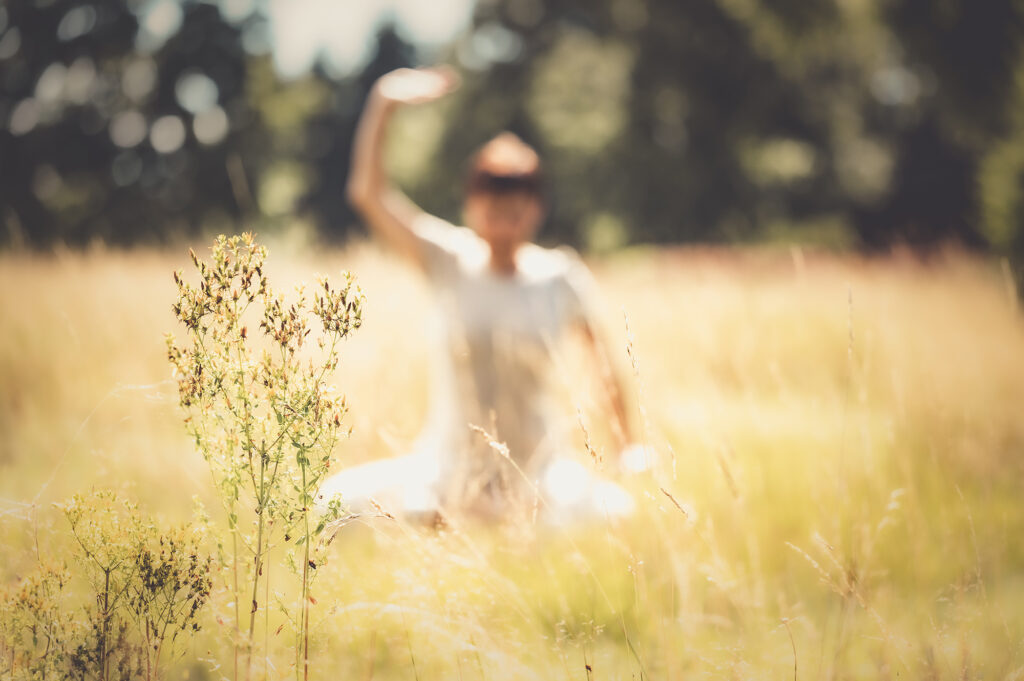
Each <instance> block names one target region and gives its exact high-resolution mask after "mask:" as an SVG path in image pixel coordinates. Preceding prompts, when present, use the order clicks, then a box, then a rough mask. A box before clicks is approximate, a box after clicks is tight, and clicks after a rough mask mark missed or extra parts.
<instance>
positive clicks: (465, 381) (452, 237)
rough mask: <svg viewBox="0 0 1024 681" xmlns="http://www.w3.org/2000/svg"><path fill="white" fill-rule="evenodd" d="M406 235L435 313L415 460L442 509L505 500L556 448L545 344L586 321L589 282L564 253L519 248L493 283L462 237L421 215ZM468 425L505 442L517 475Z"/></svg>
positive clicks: (481, 247)
mask: <svg viewBox="0 0 1024 681" xmlns="http://www.w3.org/2000/svg"><path fill="white" fill-rule="evenodd" d="M413 231H414V233H415V234H416V235H417V236H418V237H419V238H420V240H421V246H422V248H421V252H422V253H423V255H424V259H425V263H426V272H427V278H428V280H429V281H430V283H431V285H432V287H433V289H434V290H435V292H436V294H437V297H438V299H439V302H440V305H441V312H442V314H441V320H440V322H441V327H442V334H441V335H442V340H441V344H442V352H441V353H440V355H441V356H440V357H439V359H438V362H437V364H436V368H435V375H434V376H433V377H432V378H433V394H432V396H431V397H432V400H431V402H432V408H431V409H432V411H431V415H430V421H429V423H428V427H427V429H426V431H425V432H424V435H423V437H422V438H421V440H420V448H421V451H423V452H431V451H432V452H433V455H434V456H436V457H437V461H438V464H439V469H440V470H439V472H440V480H439V482H440V484H439V490H438V491H439V492H440V495H441V498H442V500H445V501H449V502H450V501H453V500H455V499H458V498H459V497H465V496H468V497H470V498H472V497H473V496H474V495H475V494H476V493H479V492H480V491H481V490H484V491H488V492H502V496H504V495H507V493H508V492H509V491H510V490H514V489H515V488H517V487H519V486H520V483H521V482H522V477H523V474H526V476H527V477H529V478H530V479H531V480H532V479H535V476H536V475H537V474H538V473H539V471H540V470H541V469H542V468H543V467H544V466H545V465H546V464H547V463H549V462H550V460H551V459H552V458H553V457H554V456H555V455H556V454H557V452H558V449H559V448H560V445H559V443H558V442H557V440H558V437H557V431H556V429H555V428H554V427H553V425H552V423H551V421H552V415H553V410H552V408H551V405H550V403H549V395H548V393H549V391H548V381H549V380H550V378H551V376H552V374H554V373H555V372H554V369H555V368H556V367H555V366H554V363H553V359H554V354H553V351H554V345H555V343H556V342H557V341H558V339H559V338H560V337H561V336H562V334H563V333H564V332H565V331H566V330H567V329H568V328H569V327H571V326H573V325H578V324H583V323H585V322H587V321H588V320H590V319H591V318H592V315H591V312H590V310H591V302H590V301H591V300H592V298H593V293H592V291H593V289H594V284H593V280H592V278H591V276H590V273H589V271H588V270H587V268H586V266H585V265H584V264H583V262H582V261H581V260H580V258H579V256H578V255H576V253H575V251H572V250H571V249H568V248H559V249H546V248H542V247H540V246H537V245H535V244H524V245H523V246H521V247H520V249H519V250H518V251H517V254H516V272H515V273H514V274H502V273H498V272H494V271H493V270H492V269H491V268H490V263H489V261H490V249H489V246H488V245H487V243H486V242H485V241H483V240H482V239H481V238H480V237H478V236H477V235H476V234H475V233H474V232H473V231H472V230H470V229H466V228H462V227H454V226H452V225H450V224H449V223H447V222H445V221H444V220H441V219H439V218H435V217H433V216H423V217H422V218H421V219H420V220H418V221H417V222H416V224H415V225H414V226H413ZM471 425H475V426H479V427H481V428H483V429H484V430H486V431H487V432H488V433H490V434H491V435H492V436H493V437H494V438H495V439H496V440H497V441H499V442H503V443H505V444H506V445H507V446H508V452H509V455H510V456H511V458H512V460H513V461H515V463H516V464H517V466H518V467H519V468H520V470H521V471H522V473H520V472H518V471H515V470H514V467H509V466H508V465H507V464H505V463H504V462H503V458H502V456H501V454H500V453H499V452H497V451H495V449H494V448H493V447H491V446H489V445H488V443H487V441H486V440H485V438H484V437H483V436H482V435H480V434H479V433H477V432H474V431H473V430H472V429H471ZM488 496H493V495H491V494H488Z"/></svg>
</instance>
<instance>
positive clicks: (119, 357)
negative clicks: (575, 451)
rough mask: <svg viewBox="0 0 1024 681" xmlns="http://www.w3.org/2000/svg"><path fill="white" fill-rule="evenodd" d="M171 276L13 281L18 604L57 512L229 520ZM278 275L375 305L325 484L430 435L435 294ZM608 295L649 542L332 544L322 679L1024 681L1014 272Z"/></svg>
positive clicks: (1, 422) (215, 611)
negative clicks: (333, 287)
mask: <svg viewBox="0 0 1024 681" xmlns="http://www.w3.org/2000/svg"><path fill="white" fill-rule="evenodd" d="M186 257H187V256H186V255H185V251H184V249H182V250H181V252H180V253H179V252H153V251H130V252H116V251H110V252H107V251H96V252H92V253H88V254H67V253H64V254H56V255H51V256H38V257H36V256H19V255H13V254H7V255H3V256H0V325H2V328H3V334H2V336H0V500H2V501H0V514H2V517H3V522H2V523H0V537H2V541H3V547H4V554H5V561H4V564H3V569H2V572H3V577H4V578H6V579H13V578H14V577H16V576H17V575H18V574H19V573H21V572H22V571H24V570H25V569H27V568H28V567H29V566H30V565H31V564H32V563H33V562H34V561H35V560H36V556H37V538H39V537H41V539H39V551H41V552H43V553H45V552H51V553H59V551H60V546H59V542H58V541H57V540H50V539H47V537H49V536H50V534H49V533H48V532H47V524H48V523H49V522H51V521H52V519H53V518H52V513H51V511H50V507H49V504H50V503H51V502H53V501H57V500H61V499H64V498H66V497H67V496H69V495H70V494H71V493H73V492H75V491H80V490H83V489H86V488H88V487H90V486H93V485H97V486H106V487H114V488H117V489H120V490H123V491H124V492H125V493H126V494H128V495H130V496H132V497H133V498H136V499H138V500H139V501H140V502H142V504H143V505H144V506H145V507H146V508H147V510H151V511H156V512H159V513H163V514H166V515H168V516H171V517H176V518H177V517H185V516H186V515H187V514H188V513H189V512H190V510H191V507H192V503H193V502H192V498H193V496H198V497H199V498H200V500H202V501H205V503H206V505H207V507H208V508H210V509H213V508H216V503H215V502H214V501H213V493H212V491H211V489H210V483H209V480H208V474H207V472H206V468H205V464H204V462H203V461H202V460H201V458H200V457H199V454H198V453H197V452H195V451H194V449H193V448H192V446H191V444H190V443H189V442H188V440H187V438H186V435H185V433H184V430H183V429H182V428H181V424H180V415H179V414H178V412H177V409H176V394H175V386H174V385H173V383H171V382H169V381H168V378H169V375H168V369H167V365H166V359H165V357H164V346H163V342H162V334H163V332H164V331H168V330H172V328H173V317H172V315H171V312H170V304H171V303H172V302H173V299H174V295H175V292H174V284H173V282H172V280H171V276H170V273H171V271H172V270H173V269H175V268H177V267H181V266H182V265H183V264H184V263H185V262H186ZM270 262H271V270H272V271H271V276H272V277H273V278H274V279H275V280H276V281H277V282H278V286H279V287H282V288H283V287H284V286H286V285H287V283H288V282H292V281H299V280H307V281H312V280H313V275H314V273H315V272H317V271H319V272H321V273H325V274H333V273H336V272H337V270H339V269H342V268H346V269H351V270H352V271H353V272H354V273H355V274H356V275H357V276H358V277H359V280H360V283H361V285H362V286H363V288H364V290H365V292H366V295H367V301H368V302H367V307H366V313H365V324H364V328H363V329H361V330H360V331H359V332H358V333H357V334H356V335H355V336H354V337H353V338H352V339H351V340H350V342H348V343H347V344H346V346H345V347H344V348H343V351H342V366H341V368H340V369H339V371H338V375H337V376H336V381H337V383H338V385H339V386H340V387H341V389H342V390H343V391H344V392H345V393H346V394H347V396H348V401H349V404H350V405H351V412H350V414H349V417H348V418H349V422H350V424H351V425H352V426H353V427H354V433H353V436H352V438H351V439H350V440H349V441H347V442H344V443H343V444H342V445H341V450H340V451H339V454H340V458H341V460H342V461H344V462H358V461H364V460H369V459H373V458H376V457H380V456H387V455H390V454H392V453H401V452H403V451H404V450H405V449H406V448H408V447H409V446H410V444H411V443H412V441H413V440H414V438H415V436H416V434H417V431H418V429H419V427H420V426H421V425H422V423H423V421H424V419H425V417H426V413H427V404H426V399H427V394H428V375H429V367H428V365H429V348H428V347H427V346H426V345H425V344H424V343H423V341H422V339H423V338H424V332H423V330H424V329H426V328H428V327H429V326H430V324H431V323H432V317H431V311H432V308H431V306H430V300H429V296H428V295H427V293H426V292H425V291H424V288H423V286H422V285H421V283H420V282H419V281H418V280H417V278H416V277H415V276H414V275H412V274H411V273H409V272H408V271H407V270H406V269H405V268H404V267H402V266H401V265H400V264H398V263H395V262H394V261H392V260H391V259H389V258H386V257H383V256H381V255H380V254H379V253H378V252H377V251H376V250H375V249H373V248H370V247H364V246H356V247H353V248H350V249H349V250H347V251H344V252H332V251H318V252H297V251H293V252H288V251H287V249H286V248H283V247H278V248H275V247H274V245H273V244H271V259H270ZM594 267H595V271H596V274H597V275H598V280H599V283H600V285H601V288H602V291H603V295H604V301H603V303H604V310H605V312H606V318H605V320H604V326H605V331H606V333H605V335H606V337H607V338H608V341H609V344H610V346H611V347H612V349H613V351H614V354H616V355H617V361H618V363H619V371H620V373H622V374H623V375H624V376H626V377H628V382H629V383H630V385H631V386H632V390H631V392H632V393H633V394H634V395H635V396H638V399H634V400H633V403H634V404H633V407H634V411H635V413H636V417H635V418H636V420H637V421H638V423H639V424H641V425H642V427H643V432H644V433H645V437H646V438H647V440H648V441H649V443H650V445H651V446H652V447H653V448H654V449H655V450H656V451H657V452H658V453H659V462H658V465H657V467H656V469H655V470H654V471H653V473H652V474H649V475H642V476H638V477H637V478H635V479H632V480H630V481H628V482H627V485H628V486H629V488H630V489H631V490H632V491H633V493H634V494H635V496H636V499H637V501H638V506H639V510H638V512H637V514H636V515H635V517H632V518H630V519H628V520H625V521H621V522H618V523H611V522H593V523H590V524H587V525H584V526H578V527H572V528H567V527H559V526H553V525H550V524H544V523H538V524H536V525H535V524H531V523H530V522H529V519H526V520H522V521H521V522H516V523H509V524H506V525H502V526H501V527H498V528H494V529H484V528H480V527H472V526H470V527H463V526H461V525H456V526H453V527H451V528H449V529H448V530H446V531H444V532H441V533H439V534H438V533H424V532H422V531H420V530H417V529H415V528H411V527H407V526H404V525H402V524H399V523H392V522H388V521H378V522H374V523H372V524H369V525H368V526H350V527H348V528H346V529H345V530H344V531H343V535H342V537H341V538H340V539H339V540H338V541H337V542H336V543H335V551H334V555H333V556H332V560H331V562H330V563H329V564H328V565H327V566H325V567H323V568H322V569H323V570H325V571H326V574H322V575H320V577H319V580H320V581H319V584H320V589H321V591H320V593H319V595H318V598H317V600H318V604H317V606H316V608H314V620H315V622H314V625H313V628H314V630H315V631H316V632H317V634H316V636H315V639H314V641H313V647H314V649H315V650H314V664H315V667H314V677H315V678H325V679H327V678H376V679H388V678H420V679H429V678H463V679H476V678H483V679H506V678H516V679H518V678H543V679H548V678H564V679H588V678H594V679H617V678H624V679H625V678H641V677H643V678H652V679H656V678H690V677H711V678H721V677H731V678H744V679H746V678H766V679H768V678H771V679H776V678H791V677H793V676H796V677H797V678H804V679H812V678H813V679H818V678H842V679H847V678H849V679H853V678H863V679H877V678H897V677H898V678H935V679H947V678H950V679H952V678H957V679H960V678H996V679H1011V678H1022V677H1024V650H1022V649H1021V646H1022V641H1024V579H1022V576H1024V544H1022V542H1021V541H1020V537H1021V536H1024V504H1022V503H1021V501H1020V490H1021V484H1022V482H1024V471H1022V462H1024V416H1022V411H1021V409H1022V407H1021V405H1022V404H1024V321H1022V320H1021V318H1020V315H1019V313H1018V312H1017V308H1016V307H1015V302H1014V300H1013V298H1012V297H1011V296H1010V295H1008V292H1007V290H1006V288H1005V286H1004V285H1003V281H1004V280H1003V278H1002V277H1001V275H1000V270H999V268H998V266H997V265H993V264H991V263H986V262H981V261H978V260H974V259H971V258H968V257H965V256H960V255H956V254H949V255H946V256H943V257H942V258H941V259H939V260H936V261H934V262H932V263H931V264H921V263H918V262H915V261H912V260H909V259H897V258H891V259H885V260H860V259H857V258H852V257H835V256H825V255H821V254H813V253H806V254H804V253H800V252H793V253H790V252H786V251H763V250H760V251H759V250H752V251H732V252H729V251H717V250H715V251H685V250H684V251H672V252H655V251H632V252H627V253H623V254H620V255H618V256H615V257H612V258H609V259H607V260H604V261H601V262H596V263H594ZM623 312H625V318H627V319H628V325H629V330H630V332H631V335H632V337H631V338H627V335H626V321H625V320H624V316H623ZM627 345H628V346H629V352H631V353H633V356H634V357H635V359H636V371H634V369H633V367H632V366H631V363H630V357H629V354H628V353H627ZM564 354H565V356H566V357H567V358H568V361H567V366H566V367H565V372H564V374H565V376H566V380H565V381H564V386H563V390H562V397H563V399H562V402H563V407H564V409H565V419H566V423H567V424H569V425H567V427H573V428H576V426H575V425H572V424H575V423H576V417H575V410H576V407H577V406H579V407H581V408H582V409H583V412H584V421H585V423H586V425H587V427H588V429H589V430H590V431H591V435H592V437H593V439H594V443H595V445H596V446H597V447H598V448H601V449H603V451H604V453H605V458H606V459H609V458H611V455H612V454H613V452H612V451H611V444H610V443H611V441H612V439H611V437H610V436H609V434H608V433H606V432H604V430H603V429H602V427H601V424H602V423H603V420H602V416H601V414H600V410H599V409H598V405H596V404H592V403H591V402H590V398H589V397H588V395H590V394H591V391H589V390H588V389H587V378H586V376H585V371H584V369H583V368H581V367H579V366H577V365H576V362H575V361H574V360H573V358H574V356H575V355H574V354H573V353H572V351H571V348H570V349H567V351H566V352H565V353H564ZM579 439H580V443H581V444H582V436H580V438H579ZM229 611H230V610H229V608H228V607H227V604H226V602H221V603H220V604H219V605H218V603H217V602H216V598H215V599H214V603H213V604H212V607H211V608H210V612H209V613H208V619H209V621H208V622H207V624H208V625H210V626H208V627H207V628H206V630H205V632H204V633H202V634H201V635H200V636H199V637H198V638H197V639H196V640H195V641H194V642H193V644H192V646H193V649H192V651H191V652H190V654H189V658H190V659H191V662H190V663H189V664H187V665H185V667H184V668H183V669H182V670H180V671H185V670H187V671H189V673H190V674H191V677H192V678H197V677H207V678H217V677H218V676H219V675H220V674H221V673H223V671H224V670H223V669H220V670H216V669H213V668H212V665H211V663H209V662H208V661H204V660H210V659H214V660H216V659H220V660H221V661H222V662H223V660H225V659H226V657H224V656H225V655H228V654H229V653H228V652H227V650H228V646H227V644H226V642H224V641H223V640H221V638H220V637H219V634H218V631H217V627H216V625H215V623H216V621H217V618H218V617H221V618H223V617H227V616H228V614H229ZM281 621H282V622H283V619H282V620H281ZM276 624H277V621H276V620H273V619H272V620H271V622H269V624H268V625H267V628H266V631H265V633H264V635H265V636H266V637H267V638H268V640H270V641H271V645H272V646H273V645H279V646H280V648H281V650H286V649H287V648H288V646H289V644H290V642H289V641H288V640H285V639H286V637H287V633H286V632H285V633H282V634H278V635H276V636H275V633H274V632H275V630H276V628H277V627H276ZM278 639H280V642H279V644H277V643H274V641H276V640H278ZM280 659H284V660H286V659H288V656H287V655H283V656H281V657H280ZM588 666H589V669H588ZM261 670H262V667H261ZM269 674H270V676H286V675H288V674H289V670H287V669H277V670H276V672H275V671H274V670H272V669H271V670H270V671H269Z"/></svg>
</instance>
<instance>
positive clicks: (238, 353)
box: [167, 234, 363, 678]
mask: <svg viewBox="0 0 1024 681" xmlns="http://www.w3.org/2000/svg"><path fill="white" fill-rule="evenodd" d="M190 254H191V256H192V263H193V265H194V266H195V268H196V272H197V274H198V283H196V284H191V283H188V282H187V281H186V280H185V276H184V274H183V273H182V272H180V271H179V272H175V274H174V280H175V282H176V283H177V285H178V300H177V301H176V302H175V304H174V313H175V315H176V316H177V318H178V320H179V321H181V322H182V324H184V326H185V329H186V332H187V336H188V343H187V344H185V345H184V346H178V345H177V344H176V343H175V340H174V338H173V336H171V335H168V337H167V348H168V358H169V360H170V362H171V364H172V366H173V368H174V372H175V375H176V377H177V380H178V388H179V397H180V403H181V407H182V408H183V409H184V411H185V414H186V416H185V424H186V426H187V428H188V430H189V433H190V434H191V435H192V437H193V438H194V440H195V443H196V446H197V447H198V449H199V451H200V452H202V454H203V457H204V458H205V459H206V461H207V462H208V463H209V466H210V470H211V471H212V473H213V477H214V482H215V484H216V487H217V490H218V492H219V494H220V497H221V499H222V501H223V502H224V507H225V510H226V513H227V520H228V529H229V532H230V535H231V545H232V548H231V551H232V559H231V561H230V565H229V567H230V570H231V574H232V577H231V579H232V585H231V588H232V591H233V595H234V610H235V630H236V642H235V676H236V678H237V676H238V671H239V669H238V667H239V665H238V653H239V652H240V651H246V652H247V655H246V665H245V670H246V672H245V676H246V678H249V677H250V676H251V671H252V660H253V647H254V642H255V632H256V619H257V614H258V613H259V612H260V611H261V609H262V610H263V611H264V616H266V610H267V606H268V604H267V603H265V602H264V603H262V604H261V603H260V601H259V594H260V588H259V587H260V584H261V580H267V581H263V583H264V584H268V582H269V575H267V574H265V570H264V568H265V565H266V561H267V557H268V553H269V551H270V550H271V548H273V547H274V546H276V545H277V540H278V539H279V538H280V540H281V541H283V542H286V543H287V542H292V541H293V540H294V543H293V546H294V547H295V549H294V551H295V553H296V554H298V555H296V558H298V560H295V561H293V562H292V564H293V565H294V566H295V568H296V572H297V573H298V579H299V589H298V591H299V593H298V594H297V600H298V607H297V609H296V614H295V617H294V621H295V624H296V661H297V664H296V674H297V675H299V674H301V676H302V677H303V678H306V677H308V673H309V606H310V602H311V600H312V597H311V595H310V587H311V585H312V582H313V577H314V575H315V571H316V569H317V568H318V567H319V566H320V565H322V564H323V562H324V561H325V560H326V551H325V549H326V545H327V544H328V543H329V540H330V537H331V534H330V532H329V528H330V527H331V523H332V522H333V521H336V520H338V519H339V517H340V514H341V504H340V501H339V500H337V499H334V500H326V501H325V500H322V499H320V498H319V489H320V486H321V484H322V483H323V481H324V479H325V478H326V476H327V474H328V472H329V470H330V468H331V464H332V461H333V450H334V447H335V445H336V443H337V441H338V438H339V437H340V435H341V434H342V418H343V417H344V415H345V413H346V411H347V408H346V404H345V400H344V398H343V397H340V396H337V395H335V394H334V393H333V392H332V390H331V388H330V387H329V385H328V383H327V379H328V377H329V376H330V374H331V373H332V372H333V371H334V370H335V368H336V367H337V366H338V344H339V342H340V341H341V340H342V339H343V338H345V337H346V336H348V335H349V334H350V333H351V332H352V331H353V330H355V329H357V328H359V326H360V324H361V312H362V304H363V296H362V294H361V293H360V292H359V290H358V288H356V286H355V284H354V281H353V279H352V277H351V276H349V275H345V280H344V283H343V285H342V287H341V288H337V289H336V288H332V287H331V285H330V284H329V283H328V281H327V280H326V279H321V280H320V281H319V283H318V286H317V287H316V289H315V293H314V294H313V296H312V300H310V298H308V297H307V296H306V294H305V293H304V291H303V289H302V287H299V288H298V290H297V295H296V299H295V300H294V302H291V303H286V302H285V300H284V298H283V297H282V296H279V295H277V294H275V293H274V292H273V290H272V289H271V288H270V286H269V283H268V281H267V277H266V274H265V273H264V269H263V268H264V263H265V260H266V257H267V250H266V248H265V247H263V246H260V245H258V244H256V243H255V241H254V240H253V237H252V236H251V235H250V234H245V235H242V236H234V237H230V238H227V237H224V236H220V237H218V238H217V240H216V242H215V243H214V245H213V248H212V252H211V259H210V262H209V263H207V262H204V261H203V260H201V259H200V258H199V257H198V256H196V254H195V252H194V251H190ZM250 327H253V328H258V329H259V332H258V333H253V332H251V331H250ZM318 509H319V510H318ZM243 556H248V557H247V558H245V559H244V560H243ZM299 556H301V557H299ZM243 564H245V565H247V566H248V572H247V574H245V575H240V574H239V568H240V566H242V565H243ZM243 609H244V611H245V612H247V614H248V622H247V623H246V624H244V625H243V617H244V615H243ZM299 660H301V664H300V663H299ZM300 670H301V671H300Z"/></svg>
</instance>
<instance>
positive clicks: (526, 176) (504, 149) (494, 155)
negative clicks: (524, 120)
mask: <svg viewBox="0 0 1024 681" xmlns="http://www.w3.org/2000/svg"><path fill="white" fill-rule="evenodd" d="M541 180H542V178H541V172H540V157H539V156H537V152H536V151H534V150H533V147H531V146H530V145H528V144H527V143H526V142H524V141H523V140H521V139H519V137H517V136H516V135H514V134H512V133H511V132H503V133H501V134H499V135H498V136H497V137H495V138H494V139H492V140H491V141H490V142H488V143H487V144H485V145H484V146H482V147H480V149H479V151H477V152H476V153H475V154H474V155H473V157H472V158H471V159H470V163H469V173H468V175H467V177H466V195H467V196H470V195H472V194H530V195H531V196H536V197H537V198H541V196H542V194H543V186H542V181H541Z"/></svg>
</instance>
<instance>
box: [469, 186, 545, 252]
mask: <svg viewBox="0 0 1024 681" xmlns="http://www.w3.org/2000/svg"><path fill="white" fill-rule="evenodd" d="M465 216H466V223H467V224H468V225H469V226H470V227H471V228H472V229H473V230H474V231H475V232H476V233H477V234H478V235H479V236H480V238H481V239H483V240H484V241H486V242H487V243H488V244H490V245H491V249H492V250H494V249H510V248H515V247H516V246H518V245H520V244H522V243H524V242H527V241H529V240H531V239H532V238H533V236H534V234H536V233H537V228H538V227H540V223H541V220H542V219H543V218H544V209H543V207H542V206H541V202H540V199H539V198H537V197H536V196H535V195H533V194H529V193H526V192H515V193H509V194H492V193H482V192H480V193H473V194H470V195H469V196H468V197H466V204H465Z"/></svg>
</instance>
